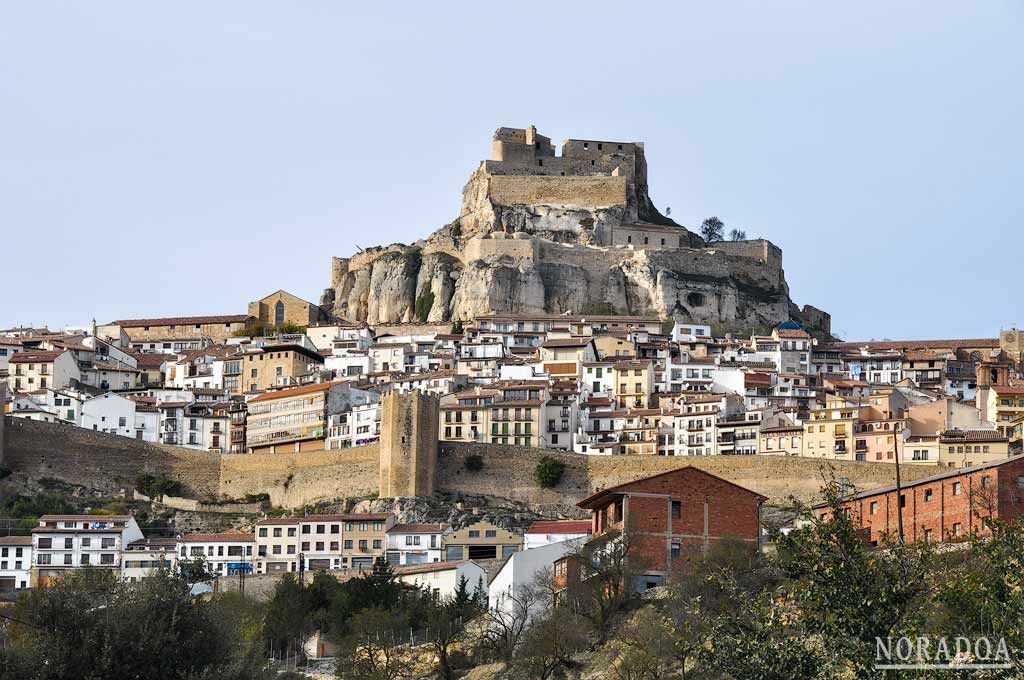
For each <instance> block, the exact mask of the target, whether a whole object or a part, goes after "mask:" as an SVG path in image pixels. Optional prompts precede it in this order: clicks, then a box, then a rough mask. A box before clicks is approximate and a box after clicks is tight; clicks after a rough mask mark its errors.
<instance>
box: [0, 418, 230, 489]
mask: <svg viewBox="0 0 1024 680" xmlns="http://www.w3.org/2000/svg"><path fill="white" fill-rule="evenodd" d="M6 420H7V442H6V447H5V451H4V456H5V461H4V464H5V465H6V466H7V467H8V468H9V469H10V470H11V471H12V479H13V481H15V482H25V483H26V484H27V483H28V482H29V481H31V480H36V481H38V480H40V479H46V478H50V479H57V480H60V481H62V482H65V483H67V484H73V485H81V486H84V487H86V488H89V489H94V490H97V491H103V492H108V493H116V492H119V491H121V490H122V489H131V488H133V487H134V485H135V480H137V479H138V478H139V477H141V476H142V475H145V474H150V475H156V474H166V475H169V476H171V477H173V478H175V479H177V480H179V481H180V482H181V483H182V484H183V485H184V486H185V488H186V490H187V491H188V493H189V495H191V496H195V497H197V498H216V497H217V495H218V490H219V486H220V457H219V456H218V455H217V454H212V453H205V452H202V451H192V450H189V449H181V448H177V447H173V446H162V445H159V444H151V443H149V442H144V441H140V440H137V439H130V438H128V437H120V436H117V435H113V434H105V433H102V432H94V431H92V430H86V429H83V428H80V427H74V426H72V425H63V424H55V423H43V422H36V421H32V420H24V419H21V418H10V417H7V418H6Z"/></svg>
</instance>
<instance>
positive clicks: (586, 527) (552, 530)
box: [526, 519, 591, 534]
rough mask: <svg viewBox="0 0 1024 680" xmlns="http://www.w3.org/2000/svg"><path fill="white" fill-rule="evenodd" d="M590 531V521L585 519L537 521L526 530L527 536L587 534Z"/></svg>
mask: <svg viewBox="0 0 1024 680" xmlns="http://www.w3.org/2000/svg"><path fill="white" fill-rule="evenodd" d="M590 531H591V524H590V520H586V519H565V520H547V519H542V520H537V521H536V522H534V523H533V524H531V525H530V528H528V529H527V530H526V533H528V534H589V533H590Z"/></svg>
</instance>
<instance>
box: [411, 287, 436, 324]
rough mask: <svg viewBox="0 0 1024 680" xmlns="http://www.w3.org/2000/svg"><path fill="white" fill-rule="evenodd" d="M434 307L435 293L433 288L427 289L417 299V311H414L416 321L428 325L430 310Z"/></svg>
mask: <svg viewBox="0 0 1024 680" xmlns="http://www.w3.org/2000/svg"><path fill="white" fill-rule="evenodd" d="M433 307H434V291H433V289H431V288H427V289H426V290H425V291H423V292H422V293H421V294H420V296H419V297H418V298H416V309H415V311H414V313H415V315H416V320H417V321H419V322H420V323H426V322H427V317H428V316H430V310H431V309H432V308H433Z"/></svg>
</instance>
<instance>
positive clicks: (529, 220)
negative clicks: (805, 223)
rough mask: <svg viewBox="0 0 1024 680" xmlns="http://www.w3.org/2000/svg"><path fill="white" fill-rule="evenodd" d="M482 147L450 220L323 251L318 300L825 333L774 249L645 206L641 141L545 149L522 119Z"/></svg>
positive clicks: (340, 309) (422, 312)
mask: <svg viewBox="0 0 1024 680" xmlns="http://www.w3.org/2000/svg"><path fill="white" fill-rule="evenodd" d="M492 156H493V157H492V159H491V160H486V161H482V162H481V163H480V166H479V167H478V168H477V169H476V170H475V171H474V172H473V174H472V175H471V176H470V179H469V181H468V182H467V183H466V186H465V188H464V189H463V198H462V210H461V213H460V215H459V217H458V218H457V219H456V220H455V221H454V222H452V223H451V224H448V225H446V226H444V227H442V228H440V229H439V230H437V231H436V232H434V233H433V234H431V235H430V236H428V237H427V238H425V239H423V240H421V241H418V242H416V243H415V244H413V245H409V246H406V245H401V244H395V245H391V246H386V247H377V248H370V249H368V250H365V251H363V252H360V253H359V254H357V255H355V256H353V257H351V258H334V262H333V268H332V276H331V287H330V288H328V289H327V290H326V291H325V292H324V296H323V298H322V300H321V304H322V305H323V306H325V307H327V308H330V309H333V311H334V313H335V314H336V315H337V316H339V317H342V318H345V319H349V320H352V321H362V322H366V323H368V324H381V323H398V322H414V321H418V322H430V323H445V322H449V321H453V320H456V319H461V320H465V319H471V318H474V317H477V316H480V315H483V314H488V313H527V314H541V313H550V314H562V313H571V314H582V315H586V314H594V313H618V314H632V315H652V316H662V317H664V316H674V317H676V318H680V319H686V320H692V321H694V322H698V323H726V324H734V325H736V326H744V325H746V326H767V325H773V324H777V323H779V322H782V321H785V320H787V319H790V318H794V319H797V320H799V321H801V322H803V323H804V324H805V325H806V326H808V328H809V329H810V330H814V331H817V332H819V333H821V334H827V333H828V332H829V322H830V319H829V316H828V314H826V313H825V312H822V311H820V310H818V309H815V308H813V307H809V306H808V307H804V308H803V309H800V308H798V307H797V306H796V305H794V304H793V303H792V301H791V300H790V298H789V289H788V286H787V285H786V281H785V276H784V273H783V270H782V251H781V250H780V249H779V248H778V247H776V246H775V245H773V244H772V243H770V242H769V241H765V240H752V241H729V242H716V243H712V244H707V243H705V242H704V240H703V239H701V238H700V237H699V236H697V235H696V234H694V233H692V232H690V231H689V230H687V229H686V228H684V227H682V226H680V225H678V224H676V223H675V222H673V221H672V220H670V219H669V218H667V217H665V216H663V215H661V214H660V213H659V212H658V211H657V209H655V207H654V205H653V204H652V202H651V200H650V198H649V196H648V192H647V167H646V161H645V160H644V154H643V145H642V144H640V143H628V142H606V141H596V140H567V141H566V142H565V143H564V144H563V146H562V154H561V155H560V156H559V155H556V154H555V150H554V146H553V145H552V144H551V143H550V140H549V139H548V138H546V137H544V136H542V135H539V134H537V132H536V130H535V129H534V128H527V129H513V128H499V129H498V131H497V132H496V133H495V135H494V139H493V153H492Z"/></svg>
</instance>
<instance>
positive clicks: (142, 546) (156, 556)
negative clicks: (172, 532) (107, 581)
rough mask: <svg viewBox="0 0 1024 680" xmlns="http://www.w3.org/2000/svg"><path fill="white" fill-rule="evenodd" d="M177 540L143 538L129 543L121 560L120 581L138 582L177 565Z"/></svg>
mask: <svg viewBox="0 0 1024 680" xmlns="http://www.w3.org/2000/svg"><path fill="white" fill-rule="evenodd" d="M177 543H178V541H177V539H174V538H143V539H139V540H137V541H132V542H131V543H129V544H128V545H127V546H126V547H125V549H124V553H123V559H122V560H121V579H122V580H124V581H138V580H140V579H143V578H146V577H147V576H153V575H154V574H156V573H157V572H158V571H159V570H160V569H161V568H163V569H174V566H175V565H176V564H177V563H178V553H177V551H176V548H177Z"/></svg>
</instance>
